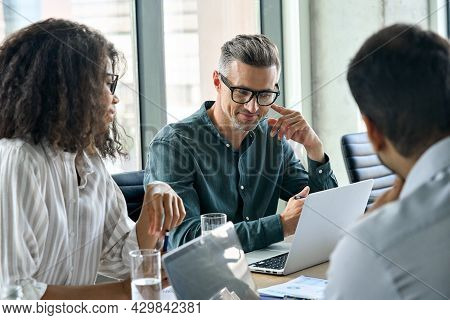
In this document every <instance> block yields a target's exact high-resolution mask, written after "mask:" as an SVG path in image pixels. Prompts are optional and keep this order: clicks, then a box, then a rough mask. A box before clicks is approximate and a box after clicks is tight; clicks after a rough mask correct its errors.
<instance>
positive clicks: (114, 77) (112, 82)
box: [106, 73, 119, 94]
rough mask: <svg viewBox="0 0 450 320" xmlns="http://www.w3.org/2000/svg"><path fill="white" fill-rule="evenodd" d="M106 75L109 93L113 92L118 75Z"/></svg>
mask: <svg viewBox="0 0 450 320" xmlns="http://www.w3.org/2000/svg"><path fill="white" fill-rule="evenodd" d="M106 76H107V77H108V80H107V83H108V85H109V91H111V94H114V92H115V91H116V87H117V82H118V81H119V76H118V75H117V74H112V73H107V74H106Z"/></svg>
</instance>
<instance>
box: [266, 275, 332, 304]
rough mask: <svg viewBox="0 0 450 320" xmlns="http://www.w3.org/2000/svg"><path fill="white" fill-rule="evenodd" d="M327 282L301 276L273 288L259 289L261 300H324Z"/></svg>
mask: <svg viewBox="0 0 450 320" xmlns="http://www.w3.org/2000/svg"><path fill="white" fill-rule="evenodd" d="M326 286H327V280H323V279H317V278H310V277H305V276H300V277H298V278H297V279H294V280H291V281H289V282H286V283H282V284H278V285H275V286H272V287H268V288H263V289H258V293H259V294H260V296H261V298H263V299H264V298H278V299H308V300H320V299H323V295H324V291H325V287H326Z"/></svg>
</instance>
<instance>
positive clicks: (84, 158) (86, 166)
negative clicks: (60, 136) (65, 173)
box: [42, 141, 100, 188]
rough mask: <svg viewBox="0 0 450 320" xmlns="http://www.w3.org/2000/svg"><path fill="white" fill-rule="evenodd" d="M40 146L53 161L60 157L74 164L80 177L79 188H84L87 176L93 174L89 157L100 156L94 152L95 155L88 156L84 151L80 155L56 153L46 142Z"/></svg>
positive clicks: (92, 166) (63, 152)
mask: <svg viewBox="0 0 450 320" xmlns="http://www.w3.org/2000/svg"><path fill="white" fill-rule="evenodd" d="M42 146H43V148H44V149H45V152H46V154H48V155H49V156H50V157H51V158H52V160H53V161H55V159H56V158H57V157H61V159H63V160H64V161H66V162H70V163H74V164H75V167H76V168H77V171H78V174H79V175H80V186H79V187H80V188H84V187H85V186H86V183H87V176H88V175H90V174H92V173H93V172H94V165H93V163H92V161H91V157H99V156H100V155H99V154H98V152H96V154H95V155H92V156H89V155H88V154H87V153H86V152H85V151H83V152H81V154H75V153H72V152H65V151H58V150H55V149H54V148H53V147H52V146H51V145H50V144H49V143H48V142H47V141H43V142H42Z"/></svg>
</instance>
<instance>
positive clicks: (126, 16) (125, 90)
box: [0, 0, 141, 173]
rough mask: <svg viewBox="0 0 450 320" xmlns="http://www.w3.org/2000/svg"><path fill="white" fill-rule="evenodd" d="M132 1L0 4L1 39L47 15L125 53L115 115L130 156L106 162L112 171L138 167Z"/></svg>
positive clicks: (8, 0)
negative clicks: (85, 28)
mask: <svg viewBox="0 0 450 320" xmlns="http://www.w3.org/2000/svg"><path fill="white" fill-rule="evenodd" d="M133 3H134V1H133V0H94V1H93V0H3V1H2V4H1V5H0V38H1V39H3V38H4V37H5V36H6V35H8V34H10V33H11V32H14V31H16V30H17V29H19V28H22V27H24V26H26V25H29V24H30V23H33V22H36V21H39V20H42V19H47V18H50V17H53V18H64V19H69V20H74V21H77V22H79V23H83V24H86V25H88V26H90V27H93V28H95V29H97V30H99V31H100V32H102V33H103V34H104V35H105V36H106V38H108V40H110V41H111V42H112V43H114V45H115V46H116V48H117V49H118V50H120V51H121V52H122V53H123V54H124V56H125V59H126V61H127V70H126V71H127V72H126V73H125V75H124V76H123V77H122V78H121V79H119V83H118V85H117V89H116V95H117V96H118V97H119V98H120V102H119V104H118V105H117V117H118V121H119V123H120V124H121V125H122V126H123V127H124V129H125V131H126V133H127V134H128V135H129V136H130V137H131V139H130V138H126V137H124V139H125V142H126V147H127V150H128V151H129V155H130V156H129V159H127V160H123V161H120V160H117V161H116V162H114V163H110V162H108V163H107V166H108V170H109V171H110V172H111V173H115V172H121V171H132V170H139V169H140V168H141V148H140V131H139V127H140V126H139V101H138V94H137V88H138V85H137V80H136V79H137V72H136V70H137V69H136V58H135V57H136V45H135V33H134V30H135V27H134V25H135V23H134V20H133V16H134V15H133V11H132V10H133V8H134V7H133Z"/></svg>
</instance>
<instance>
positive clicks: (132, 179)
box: [112, 170, 145, 221]
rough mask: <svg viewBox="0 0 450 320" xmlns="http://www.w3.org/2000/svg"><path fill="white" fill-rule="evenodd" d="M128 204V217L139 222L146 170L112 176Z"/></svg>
mask: <svg viewBox="0 0 450 320" xmlns="http://www.w3.org/2000/svg"><path fill="white" fill-rule="evenodd" d="M112 177H113V179H114V181H116V183H117V185H118V186H119V188H120V190H122V193H123V195H124V197H125V201H126V202H127V210H128V216H129V217H130V218H131V219H132V220H133V221H137V219H138V218H139V214H140V213H141V208H142V202H143V201H144V195H145V190H144V187H143V185H144V170H141V171H131V172H125V173H119V174H113V175H112Z"/></svg>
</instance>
